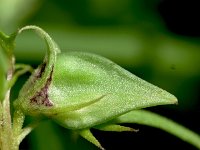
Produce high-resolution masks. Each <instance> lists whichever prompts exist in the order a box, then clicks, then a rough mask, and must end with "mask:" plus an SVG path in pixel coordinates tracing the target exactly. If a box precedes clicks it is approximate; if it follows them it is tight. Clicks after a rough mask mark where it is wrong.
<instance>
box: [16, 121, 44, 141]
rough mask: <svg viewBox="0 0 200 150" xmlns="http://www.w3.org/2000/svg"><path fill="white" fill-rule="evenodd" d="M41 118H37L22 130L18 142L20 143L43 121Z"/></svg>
mask: <svg viewBox="0 0 200 150" xmlns="http://www.w3.org/2000/svg"><path fill="white" fill-rule="evenodd" d="M41 120H42V119H41V118H39V119H37V120H35V121H34V122H32V123H30V124H29V125H27V126H26V127H25V128H23V129H22V130H21V133H20V134H19V136H18V143H19V144H20V143H21V142H22V140H23V139H24V138H25V137H26V136H27V135H28V134H29V133H30V132H31V131H32V130H33V129H35V128H36V127H37V126H38V125H39V124H40V122H41Z"/></svg>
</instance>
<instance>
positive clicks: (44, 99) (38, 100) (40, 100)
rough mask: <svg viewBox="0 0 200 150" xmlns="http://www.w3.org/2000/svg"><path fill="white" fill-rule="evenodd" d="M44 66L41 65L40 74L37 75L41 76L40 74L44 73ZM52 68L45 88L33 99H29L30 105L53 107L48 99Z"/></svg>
mask: <svg viewBox="0 0 200 150" xmlns="http://www.w3.org/2000/svg"><path fill="white" fill-rule="evenodd" d="M43 66H44V67H43ZM45 66H46V64H45V65H42V67H41V71H40V74H38V75H42V72H43V71H44V68H45ZM53 68H54V67H52V70H51V73H50V76H49V78H48V79H47V81H46V84H45V86H44V87H43V88H42V89H41V90H40V91H38V92H37V93H36V94H35V96H34V97H33V98H31V99H30V103H32V104H33V103H34V104H36V105H39V106H41V105H43V106H47V107H51V106H53V103H52V102H51V100H50V99H49V96H48V88H49V86H50V84H51V81H52V74H53ZM38 77H41V76H38Z"/></svg>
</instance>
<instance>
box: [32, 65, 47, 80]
mask: <svg viewBox="0 0 200 150" xmlns="http://www.w3.org/2000/svg"><path fill="white" fill-rule="evenodd" d="M45 68H46V62H43V63H42V64H41V66H40V68H39V70H38V71H37V72H36V74H35V75H34V76H35V78H36V79H39V78H41V77H42V74H43V72H44V70H45Z"/></svg>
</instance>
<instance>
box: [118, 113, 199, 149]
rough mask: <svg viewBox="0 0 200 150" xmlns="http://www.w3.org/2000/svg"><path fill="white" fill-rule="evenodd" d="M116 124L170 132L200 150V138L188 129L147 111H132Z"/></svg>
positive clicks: (119, 118) (120, 118) (120, 117)
mask: <svg viewBox="0 0 200 150" xmlns="http://www.w3.org/2000/svg"><path fill="white" fill-rule="evenodd" d="M114 122H115V123H137V124H142V125H147V126H152V127H155V128H159V129H162V130H164V131H166V132H169V133H171V134H173V135H175V136H177V137H179V138H180V139H182V140H184V141H186V142H188V143H190V144H192V145H194V146H195V147H197V148H198V149H200V136H199V135H198V134H196V133H194V132H193V131H191V130H189V129H187V128H186V127H184V126H182V125H180V124H178V123H175V122H174V121H172V120H170V119H167V118H165V117H163V116H160V115H158V114H155V113H152V112H148V111H145V110H136V111H131V112H129V113H127V114H124V115H122V116H119V117H118V118H117V119H115V120H114Z"/></svg>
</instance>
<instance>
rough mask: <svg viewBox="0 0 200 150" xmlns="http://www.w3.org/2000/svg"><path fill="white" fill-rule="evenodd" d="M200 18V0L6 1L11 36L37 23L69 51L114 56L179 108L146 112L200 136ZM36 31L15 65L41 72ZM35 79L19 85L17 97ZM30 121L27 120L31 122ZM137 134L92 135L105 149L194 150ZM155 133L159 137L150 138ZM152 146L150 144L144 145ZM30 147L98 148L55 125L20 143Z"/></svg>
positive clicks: (5, 27)
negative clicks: (164, 92) (168, 94)
mask: <svg viewBox="0 0 200 150" xmlns="http://www.w3.org/2000/svg"><path fill="white" fill-rule="evenodd" d="M199 15H200V12H199V9H198V4H197V2H196V1H194V0H192V1H181V2H178V1H173V0H74V1H73V0H0V30H1V31H4V32H6V33H12V32H14V31H16V29H17V28H19V27H22V26H25V25H29V24H34V25H37V26H40V27H42V28H43V29H45V30H46V31H47V32H48V33H49V34H50V35H51V36H52V38H53V39H54V40H55V41H56V42H57V43H58V45H59V46H60V48H61V50H62V51H63V52H64V51H87V52H93V53H96V54H100V55H102V56H104V57H107V58H109V59H111V60H112V61H114V62H116V63H117V64H119V65H121V66H122V67H124V68H126V69H127V70H129V71H131V72H132V73H134V74H136V75H137V76H139V77H141V78H143V79H145V80H147V81H149V82H151V83H153V84H155V85H158V86H159V87H162V88H163V89H166V90H167V91H169V92H171V93H173V94H174V95H176V97H177V98H178V99H179V105H176V106H159V107H155V108H148V109H149V110H152V111H154V112H158V113H159V114H163V115H165V116H167V117H169V118H172V119H173V120H175V121H177V122H179V123H181V124H183V125H185V126H186V127H189V128H191V129H192V130H194V131H196V132H197V133H199V134H200V123H198V122H199V121H198V118H199V117H198V116H199V115H200V109H199V108H200V94H199V92H200V65H199V64H200V28H199V25H200V24H199V23H198V20H197V19H198V17H199ZM44 49H45V44H44V42H43V41H42V40H41V39H40V38H38V37H37V35H35V34H34V33H33V32H26V33H23V34H21V35H20V36H19V37H18V38H17V42H16V50H15V54H16V61H17V62H19V63H28V64H31V65H33V66H34V67H36V66H37V65H38V64H39V63H40V62H41V61H42V59H43V56H44V53H45V50H44ZM28 75H29V74H27V75H25V76H23V77H22V78H20V80H19V81H18V82H17V84H16V86H15V88H14V90H13V93H12V97H13V99H14V98H16V97H17V94H18V90H19V88H20V86H21V85H22V84H23V83H24V82H25V80H26V78H27V77H28ZM29 119H31V118H28V119H27V120H29ZM129 126H132V127H136V128H139V129H140V132H139V133H137V134H136V133H112V132H111V133H108V132H99V131H97V130H93V132H94V135H96V137H97V138H98V139H99V141H100V142H101V143H102V145H103V146H104V147H105V148H106V149H107V150H111V149H117V148H118V147H121V146H123V147H125V146H127V147H129V148H126V149H139V148H140V149H147V148H149V149H150V148H153V149H154V150H155V149H160V148H161V146H160V145H164V147H162V149H169V148H171V147H179V148H180V147H184V149H195V148H194V147H192V146H190V145H188V144H187V143H184V142H182V141H181V140H179V139H176V138H174V137H173V136H171V135H169V134H167V133H164V132H160V131H159V130H156V129H153V128H150V127H144V126H140V125H129ZM152 136H153V138H152ZM145 143H146V144H145ZM21 149H30V150H44V149H48V150H64V149H69V150H79V149H81V150H90V149H91V150H92V149H94V150H96V149H97V148H96V147H95V146H93V145H92V144H90V143H89V142H87V141H85V140H84V139H82V138H79V137H77V135H76V134H74V133H72V132H71V131H69V130H66V129H64V128H62V127H60V126H58V125H57V124H55V123H53V122H51V121H46V122H44V123H42V124H41V125H40V126H39V127H38V128H36V130H34V131H33V132H32V133H31V134H30V135H29V136H28V137H27V138H26V139H25V140H24V141H23V143H22V144H21Z"/></svg>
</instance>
